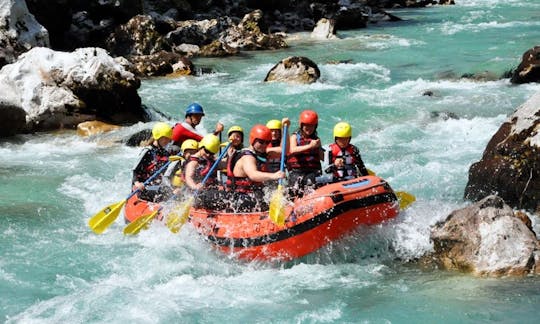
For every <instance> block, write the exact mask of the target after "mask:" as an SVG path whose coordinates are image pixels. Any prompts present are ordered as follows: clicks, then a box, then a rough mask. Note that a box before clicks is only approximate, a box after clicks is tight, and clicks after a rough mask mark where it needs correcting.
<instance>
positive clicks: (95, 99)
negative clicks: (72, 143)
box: [0, 47, 147, 133]
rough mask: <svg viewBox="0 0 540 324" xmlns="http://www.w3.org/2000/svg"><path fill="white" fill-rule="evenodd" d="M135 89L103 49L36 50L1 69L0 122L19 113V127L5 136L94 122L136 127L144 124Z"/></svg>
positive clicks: (136, 84) (135, 81)
mask: <svg viewBox="0 0 540 324" xmlns="http://www.w3.org/2000/svg"><path fill="white" fill-rule="evenodd" d="M139 86H140V80H139V79H138V78H136V77H135V76H134V75H133V74H132V73H131V72H128V71H126V70H125V69H124V67H123V66H122V65H121V64H119V63H118V62H116V61H115V59H113V58H112V57H111V56H109V55H108V54H107V52H106V51H105V50H103V49H100V48H81V49H78V50H76V51H74V52H72V53H67V52H56V51H53V50H51V49H48V48H43V47H36V48H33V49H32V50H30V51H28V52H26V53H24V54H22V55H21V56H20V57H19V59H18V60H17V62H15V63H13V64H9V65H6V66H4V67H3V68H2V69H1V70H0V120H5V119H6V118H12V116H11V114H13V113H15V112H16V116H20V115H21V114H24V116H25V124H24V129H21V127H20V125H13V126H12V127H11V128H10V129H9V133H14V132H15V133H17V132H21V131H28V132H32V131H41V130H52V129H58V128H62V127H70V128H71V127H73V128H74V127H75V126H76V125H77V124H79V123H81V122H83V121H87V120H95V119H97V120H103V121H106V122H111V123H115V124H130V123H135V122H137V121H141V120H147V116H146V112H145V110H144V109H143V108H142V106H141V98H140V97H139V95H138V93H137V89H138V88H139ZM8 127H9V125H8ZM4 131H5V132H7V131H6V130H4Z"/></svg>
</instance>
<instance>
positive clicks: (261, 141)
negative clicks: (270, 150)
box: [256, 139, 270, 145]
mask: <svg viewBox="0 0 540 324" xmlns="http://www.w3.org/2000/svg"><path fill="white" fill-rule="evenodd" d="M256 141H257V142H259V143H261V144H263V145H268V144H270V141H263V140H261V139H257V140H256Z"/></svg>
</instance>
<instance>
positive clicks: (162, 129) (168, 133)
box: [152, 122, 172, 140]
mask: <svg viewBox="0 0 540 324" xmlns="http://www.w3.org/2000/svg"><path fill="white" fill-rule="evenodd" d="M152 137H153V138H154V139H155V140H158V139H160V138H162V137H167V138H171V137H172V127H171V126H169V124H167V123H163V122H159V123H156V124H155V125H154V127H153V128H152Z"/></svg>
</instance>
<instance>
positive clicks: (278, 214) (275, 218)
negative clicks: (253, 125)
mask: <svg viewBox="0 0 540 324" xmlns="http://www.w3.org/2000/svg"><path fill="white" fill-rule="evenodd" d="M286 134H287V125H284V126H283V132H282V137H281V139H282V141H281V162H280V165H279V171H281V172H283V170H285V146H286V142H285V141H286V138H285V137H287V136H286ZM283 201H284V198H283V179H279V180H278V187H277V190H276V191H275V192H274V194H273V195H272V198H271V199H270V209H269V211H268V215H269V217H270V220H272V222H274V223H275V224H277V225H280V226H281V225H284V224H285V208H284V206H283Z"/></svg>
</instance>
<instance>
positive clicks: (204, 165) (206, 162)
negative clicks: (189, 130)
mask: <svg viewBox="0 0 540 324" xmlns="http://www.w3.org/2000/svg"><path fill="white" fill-rule="evenodd" d="M191 161H197V162H198V164H197V167H196V168H195V173H194V175H193V181H195V182H196V183H200V182H202V181H203V179H204V178H205V177H206V175H207V174H208V172H209V171H210V169H211V168H212V165H213V164H214V161H213V160H210V159H205V158H202V157H198V156H193V155H192V156H190V157H189V159H188V160H187V162H186V163H185V164H184V171H183V172H182V178H183V180H184V181H185V179H186V172H185V167H186V165H187V164H188V163H189V162H191ZM216 178H217V173H216V171H214V173H213V174H212V175H210V177H208V179H207V180H206V182H205V184H204V186H205V187H207V186H210V185H214V184H216V182H217V179H216Z"/></svg>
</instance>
